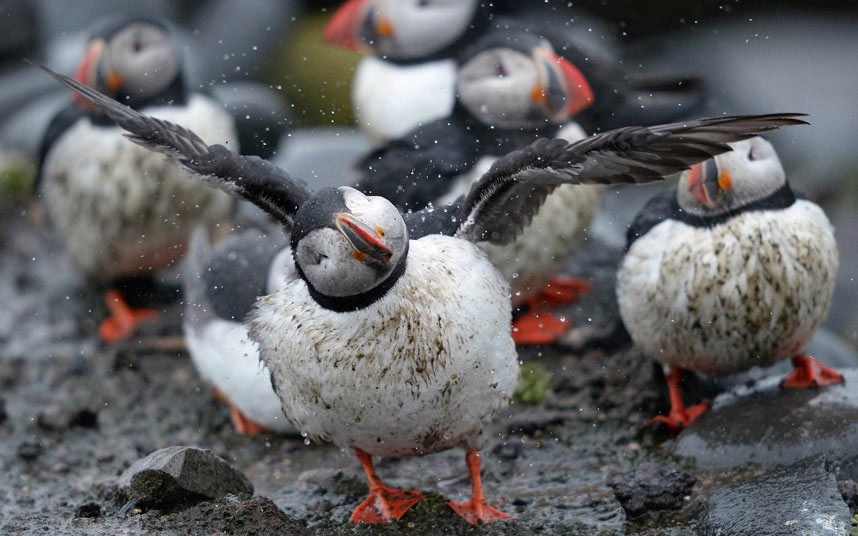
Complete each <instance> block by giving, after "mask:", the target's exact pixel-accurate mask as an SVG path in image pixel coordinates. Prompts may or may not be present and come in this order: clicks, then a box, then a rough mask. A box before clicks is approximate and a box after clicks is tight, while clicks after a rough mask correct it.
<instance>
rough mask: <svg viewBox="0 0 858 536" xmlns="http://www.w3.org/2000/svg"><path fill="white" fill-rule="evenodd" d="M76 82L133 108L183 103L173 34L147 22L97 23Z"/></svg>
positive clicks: (165, 28)
mask: <svg viewBox="0 0 858 536" xmlns="http://www.w3.org/2000/svg"><path fill="white" fill-rule="evenodd" d="M75 78H76V79H77V80H78V81H79V82H82V83H84V84H86V85H88V86H90V87H93V88H95V89H97V90H99V91H101V92H102V93H104V94H106V95H108V96H110V97H113V98H114V99H116V100H118V101H119V102H122V103H124V104H127V105H129V106H131V107H132V108H137V109H139V108H141V107H143V106H148V105H153V104H181V103H182V102H184V98H185V92H184V85H183V81H182V58H181V54H180V52H179V50H178V47H177V46H176V43H175V41H174V39H173V37H172V34H171V32H170V30H169V28H168V27H167V26H166V25H164V23H162V22H160V21H157V20H153V19H148V18H131V19H129V18H122V19H115V18H111V19H107V20H104V21H102V22H100V23H99V24H97V25H96V26H95V27H94V28H93V29H92V31H91V33H90V38H89V43H88V46H87V51H86V54H85V55H84V58H83V60H82V61H81V63H80V65H79V67H78V70H77V73H76V75H75ZM78 102H79V103H83V102H84V101H78Z"/></svg>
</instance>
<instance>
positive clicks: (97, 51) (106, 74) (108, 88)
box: [73, 39, 122, 108]
mask: <svg viewBox="0 0 858 536" xmlns="http://www.w3.org/2000/svg"><path fill="white" fill-rule="evenodd" d="M106 48H107V43H106V42H105V41H104V39H93V40H92V41H91V42H90V44H89V47H88V48H87V49H86V53H85V54H84V56H83V60H82V61H81V62H80V65H78V68H77V71H75V75H74V78H75V80H77V81H78V82H80V83H82V84H86V85H88V86H89V87H92V88H95V89H97V90H99V91H101V92H102V93H106V94H107V95H110V96H115V95H116V93H117V92H118V91H119V89H120V88H121V87H122V75H120V74H119V73H117V72H115V71H113V70H112V69H111V68H110V66H109V65H106V63H108V62H106V61H105V60H104V52H105V49H106ZM73 98H74V102H75V103H77V104H78V105H80V106H84V107H90V108H94V106H93V105H92V104H91V103H90V102H89V101H88V100H86V99H84V98H83V97H81V96H80V94H79V93H77V92H75V93H74V96H73Z"/></svg>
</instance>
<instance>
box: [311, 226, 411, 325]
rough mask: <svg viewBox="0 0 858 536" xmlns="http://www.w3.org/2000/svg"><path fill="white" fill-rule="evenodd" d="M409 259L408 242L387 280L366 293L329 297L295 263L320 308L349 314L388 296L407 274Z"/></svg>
mask: <svg viewBox="0 0 858 536" xmlns="http://www.w3.org/2000/svg"><path fill="white" fill-rule="evenodd" d="M407 258H408V242H406V244H405V251H404V252H403V253H402V256H401V257H400V258H399V262H398V263H396V266H394V268H393V271H392V272H390V275H389V276H387V279H385V280H384V281H382V282H381V283H379V284H378V285H376V286H375V287H373V288H371V289H369V290H367V291H366V292H362V293H360V294H355V295H353V296H328V295H326V294H322V293H321V292H319V291H318V290H316V289H315V288H314V287H313V285H312V284H311V283H310V282H309V281H308V280H307V277H306V276H305V275H304V271H303V270H301V266H300V265H299V264H298V263H297V262H296V263H295V268H296V269H297V270H298V275H300V276H301V279H303V280H304V282H305V283H306V284H307V290H309V291H310V296H312V297H313V300H314V301H315V302H316V303H318V304H319V306H321V307H322V308H324V309H328V310H330V311H334V312H337V313H348V312H351V311H358V310H360V309H365V308H366V307H369V306H370V305H372V304H373V303H375V302H377V301H378V300H380V299H381V298H382V297H383V296H384V295H385V294H387V291H389V290H390V289H391V288H393V285H395V284H396V282H397V281H399V278H400V277H402V274H404V273H405V265H406V259H407Z"/></svg>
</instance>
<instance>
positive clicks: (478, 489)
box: [447, 449, 515, 525]
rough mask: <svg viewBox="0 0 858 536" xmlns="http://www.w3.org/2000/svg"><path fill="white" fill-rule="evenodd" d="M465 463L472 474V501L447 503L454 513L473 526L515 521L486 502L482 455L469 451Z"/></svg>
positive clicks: (475, 451)
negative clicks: (481, 468) (481, 472)
mask: <svg viewBox="0 0 858 536" xmlns="http://www.w3.org/2000/svg"><path fill="white" fill-rule="evenodd" d="M465 461H466V462H467V463H468V472H469V473H470V474H471V487H472V491H471V500H470V501H468V502H465V503H460V502H453V501H449V502H447V505H448V506H449V507H450V508H452V509H453V512H455V513H456V515H457V516H459V517H461V518H462V519H464V520H465V521H467V522H468V523H470V524H471V525H479V524H480V523H483V524H485V523H494V522H496V521H504V520H506V519H515V518H514V517H513V516H510V515H508V514H505V513H503V512H501V511H500V510H496V509H495V508H493V507H492V506H491V505H490V504H489V503H488V501H486V496H485V495H483V480H482V477H480V453H479V452H478V451H477V450H476V449H472V450H469V451H468V455H467V456H466V457H465Z"/></svg>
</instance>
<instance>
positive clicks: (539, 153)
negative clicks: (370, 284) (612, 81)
mask: <svg viewBox="0 0 858 536" xmlns="http://www.w3.org/2000/svg"><path fill="white" fill-rule="evenodd" d="M803 116H804V114H795V113H785V114H768V115H752V116H722V117H710V118H704V119H698V120H693V121H685V122H679V123H669V124H665V125H656V126H652V127H624V128H620V129H616V130H612V131H609V132H605V133H603V134H599V135H596V136H591V137H589V138H586V139H584V140H581V141H578V142H576V143H568V142H566V141H564V140H556V139H555V140H549V139H541V140H537V141H535V142H533V143H532V144H530V145H528V146H527V147H525V148H523V149H521V150H519V151H513V152H511V153H509V154H508V155H506V156H505V157H503V158H501V159H499V160H497V161H496V162H495V163H494V165H493V166H492V167H491V168H490V169H489V171H488V172H487V173H486V174H485V175H483V177H482V178H480V180H479V181H477V182H476V183H475V184H474V185H473V186H472V187H471V190H470V192H469V193H468V195H467V196H466V197H465V199H464V201H463V202H461V206H460V208H459V213H458V216H457V217H456V221H457V222H458V227H457V228H456V230H455V232H454V235H455V236H458V237H461V238H466V239H468V240H472V241H474V242H481V241H489V242H492V243H494V244H498V245H503V244H507V243H509V242H511V241H513V240H514V239H515V237H516V236H518V234H519V233H520V232H521V230H522V229H524V228H525V227H526V226H527V225H529V224H530V221H531V220H532V219H533V216H534V215H535V214H536V213H537V212H538V211H539V208H540V207H541V206H542V204H543V202H544V201H545V198H546V197H547V196H548V195H549V194H550V193H551V192H552V191H553V189H554V188H556V187H557V186H559V185H561V184H623V183H629V184H631V183H645V182H651V181H656V180H660V179H662V178H663V177H664V176H665V175H670V174H673V173H677V172H680V171H683V170H685V169H688V168H689V167H690V166H691V165H693V164H695V163H697V162H700V161H703V160H706V159H708V158H711V157H713V156H715V155H717V154H721V153H724V152H727V151H729V150H731V149H730V146H729V145H727V143H728V142H734V141H739V140H743V139H747V138H750V137H752V136H756V135H758V134H760V133H762V132H766V131H770V130H774V129H777V128H780V127H782V126H788V125H802V124H807V122H806V121H804V120H802V119H801V117H803Z"/></svg>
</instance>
